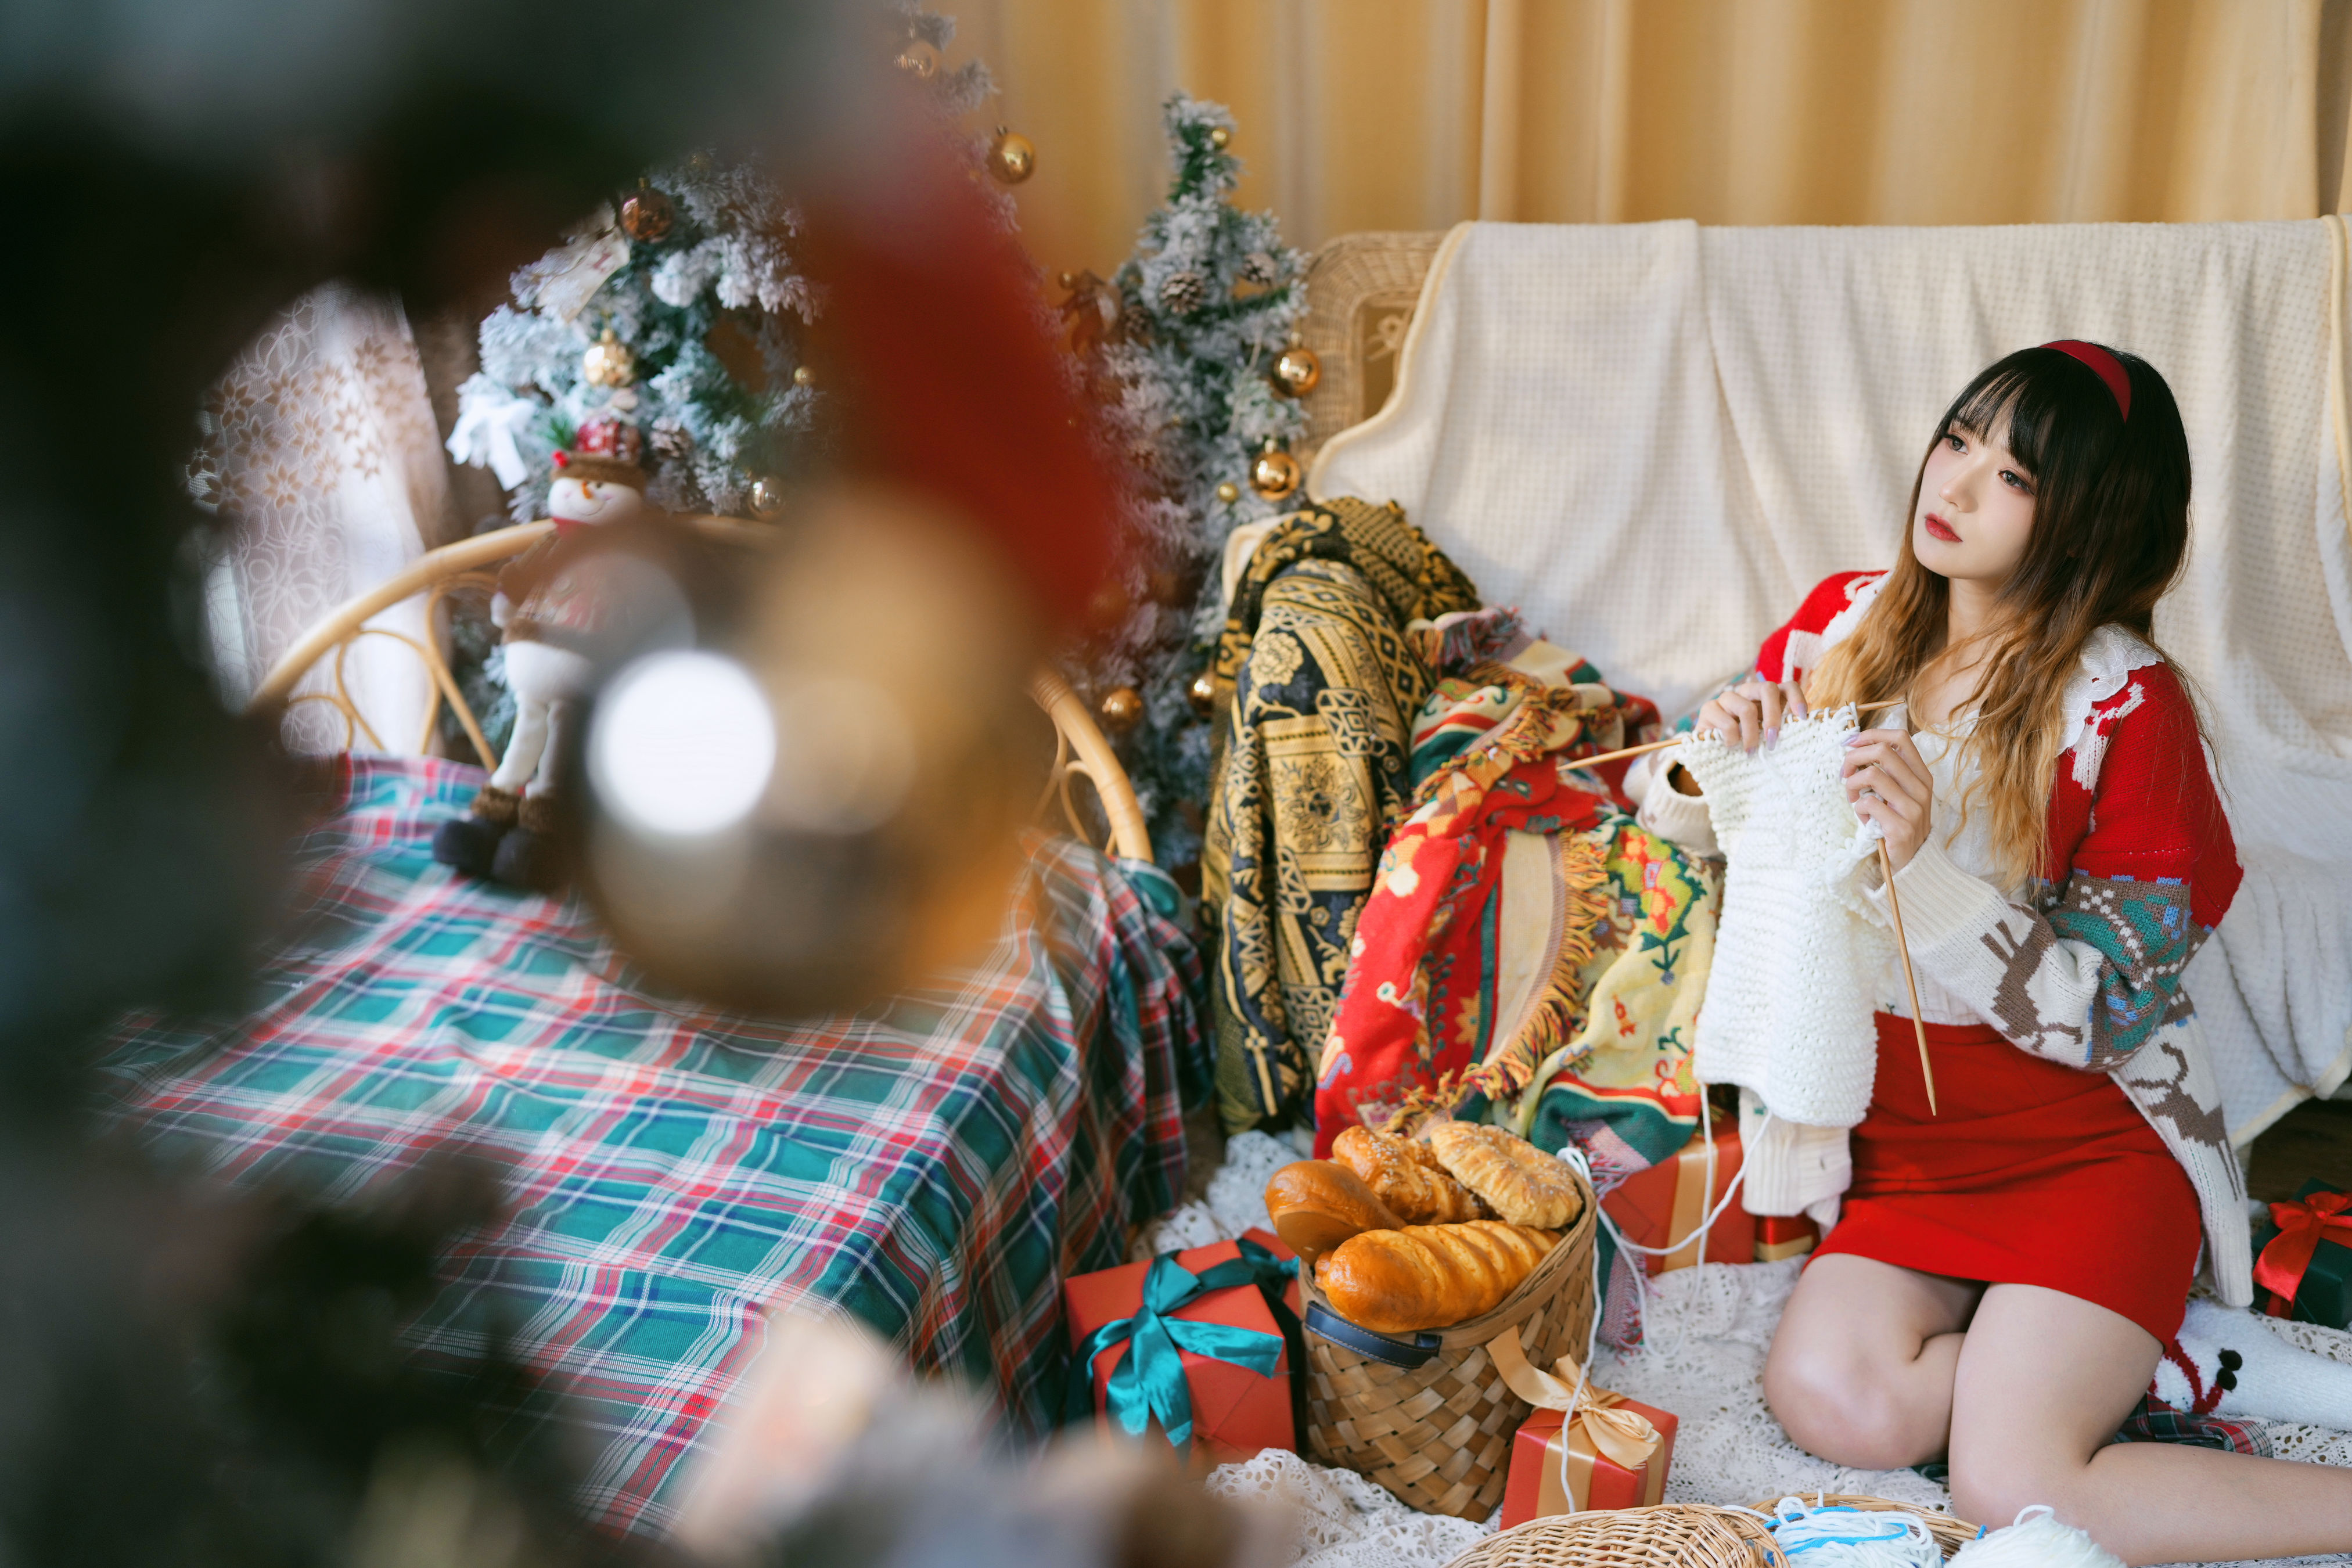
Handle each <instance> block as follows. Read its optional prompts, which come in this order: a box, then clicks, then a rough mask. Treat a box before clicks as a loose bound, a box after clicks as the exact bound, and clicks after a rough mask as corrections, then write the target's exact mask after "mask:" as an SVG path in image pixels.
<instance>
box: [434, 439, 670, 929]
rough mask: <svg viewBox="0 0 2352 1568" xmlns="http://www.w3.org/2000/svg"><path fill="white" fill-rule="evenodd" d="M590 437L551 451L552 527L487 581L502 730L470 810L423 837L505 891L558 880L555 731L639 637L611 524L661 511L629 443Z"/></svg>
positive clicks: (441, 854) (443, 858) (447, 859)
mask: <svg viewBox="0 0 2352 1568" xmlns="http://www.w3.org/2000/svg"><path fill="white" fill-rule="evenodd" d="M635 433H636V432H635V430H634V429H633V428H629V429H626V435H628V436H634V435H635ZM595 434H596V435H603V436H604V437H606V438H605V439H604V440H602V441H597V440H593V438H590V437H591V432H589V431H587V430H585V429H583V431H582V436H583V440H582V441H581V443H580V445H581V447H582V448H583V449H582V450H575V451H570V452H558V453H556V454H555V458H554V461H555V480H554V483H553V484H552V485H551V486H550V488H549V491H548V501H547V510H548V511H549V513H550V515H551V516H552V517H553V518H554V519H555V531H554V532H553V533H552V534H551V535H549V536H548V537H547V538H545V539H543V540H541V541H540V542H538V543H537V544H534V545H532V546H531V547H530V549H529V550H527V551H525V552H523V553H522V554H520V555H519V556H517V557H516V558H515V559H514V560H513V561H511V562H509V563H507V565H506V566H505V568H504V569H503V570H501V571H500V572H499V584H498V592H497V594H496V595H495V596H494V597H493V598H492V599H491V600H490V620H491V622H492V623H493V624H494V625H496V626H499V628H500V629H501V630H502V631H503V632H504V633H505V639H504V641H505V647H506V672H507V687H508V689H509V691H511V692H512V693H513V694H514V700H515V723H514V733H513V735H512V737H511V738H510V739H509V741H508V742H507V750H506V755H505V756H503V757H502V758H500V759H499V765H498V768H497V769H496V771H494V772H493V773H491V774H490V779H489V782H488V784H484V785H483V786H482V787H481V790H480V792H479V793H478V794H477V795H475V796H474V803H473V805H472V808H471V809H470V810H469V811H468V812H467V815H466V816H461V817H458V818H457V819H456V820H455V821H451V822H445V823H443V824H442V825H441V827H440V830H439V831H438V832H437V833H436V835H435V836H434V839H433V858H435V859H436V860H438V861H440V862H442V863H443V864H444V865H447V866H453V867H456V868H457V869H458V870H460V871H464V872H466V873H467V874H468V875H471V876H476V877H484V876H487V877H489V878H492V879H496V880H498V881H500V882H507V883H510V884H512V885H514V886H517V887H527V888H539V889H551V888H552V886H553V885H554V884H555V883H557V882H558V881H560V876H559V875H558V872H557V868H556V865H555V857H554V855H553V853H552V836H553V834H554V831H555V827H556V824H557V821H558V818H559V816H561V809H562V808H561V801H562V789H561V781H560V780H559V779H558V777H557V769H558V767H559V762H558V759H559V757H560V756H561V755H562V750H563V739H564V729H565V726H566V724H567V723H568V722H569V721H570V720H571V716H572V713H573V711H574V710H576V707H577V705H578V703H579V701H580V700H581V699H582V698H583V697H585V696H586V695H587V694H588V692H589V690H590V689H591V688H592V686H593V683H594V680H595V677H596V674H597V672H598V669H599V668H600V667H601V665H602V664H603V663H604V660H605V659H607V658H610V657H611V655H612V654H613V653H614V650H615V647H616V645H618V644H623V643H630V642H636V641H641V640H643V639H642V637H632V636H630V635H629V633H630V632H631V631H632V630H633V629H636V630H641V629H642V628H633V627H632V626H631V623H633V622H635V621H637V620H641V619H642V618H643V616H642V612H641V607H639V606H635V605H630V604H628V603H626V602H625V601H626V599H627V598H628V597H629V595H628V594H627V593H626V592H625V590H626V589H627V588H628V587H629V585H630V584H629V581H628V578H627V576H626V574H615V572H614V570H613V569H612V563H613V562H614V559H615V557H616V556H617V555H618V554H619V552H616V551H614V550H613V549H611V548H609V545H610V542H611V541H612V539H613V536H614V535H615V534H619V533H622V532H623V531H624V530H622V529H621V528H619V527H618V526H617V525H621V524H630V523H635V524H639V525H641V526H642V525H645V524H648V523H654V522H657V521H661V520H662V514H661V513H659V511H658V510H656V509H655V508H652V507H650V506H648V505H647V503H646V472H645V470H644V469H643V468H639V467H638V466H637V464H636V462H635V455H636V454H635V451H634V450H630V449H629V448H630V447H633V446H634V443H627V444H626V445H624V443H623V442H622V441H619V440H614V439H612V438H611V437H612V433H611V432H605V431H599V432H596V433H595ZM616 448H617V450H616Z"/></svg>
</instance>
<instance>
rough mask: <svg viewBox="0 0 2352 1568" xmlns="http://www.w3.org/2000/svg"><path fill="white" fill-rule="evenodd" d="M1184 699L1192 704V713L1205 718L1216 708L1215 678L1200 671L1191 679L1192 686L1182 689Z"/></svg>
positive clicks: (1208, 673) (1207, 672)
mask: <svg viewBox="0 0 2352 1568" xmlns="http://www.w3.org/2000/svg"><path fill="white" fill-rule="evenodd" d="M1184 698H1185V700H1187V701H1189V702H1191V703H1192V711H1193V712H1194V713H1196V714H1198V715H1200V716H1201V717H1202V718H1203V719H1205V718H1207V717H1208V716H1209V714H1210V713H1211V712H1212V711H1213V710H1214V709H1215V708H1216V706H1217V678H1216V677H1215V676H1214V675H1213V674H1211V673H1210V672H1209V671H1207V670H1205V669H1204V670H1202V672H1201V673H1200V674H1198V675H1196V676H1194V677H1193V678H1192V685H1190V686H1188V687H1186V688H1185V689H1184Z"/></svg>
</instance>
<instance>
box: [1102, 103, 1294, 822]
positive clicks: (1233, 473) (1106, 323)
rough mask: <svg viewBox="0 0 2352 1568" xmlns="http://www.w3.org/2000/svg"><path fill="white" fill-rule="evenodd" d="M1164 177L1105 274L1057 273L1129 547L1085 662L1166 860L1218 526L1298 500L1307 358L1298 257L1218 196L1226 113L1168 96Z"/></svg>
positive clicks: (1180, 817)
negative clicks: (1090, 378)
mask: <svg viewBox="0 0 2352 1568" xmlns="http://www.w3.org/2000/svg"><path fill="white" fill-rule="evenodd" d="M1164 119H1165V123H1166V126H1167V132H1168V146H1169V155H1170V161H1171V164H1172V165H1173V172H1174V177H1173V180H1172V182H1171V185H1170V189H1169V194H1168V202H1167V205H1164V206H1162V207H1161V208H1160V210H1159V211H1157V212H1155V213H1153V214H1152V215H1151V216H1150V217H1149V218H1148V219H1146V220H1145V222H1144V225H1143V229H1142V232H1141V234H1140V235H1139V237H1138V239H1137V244H1136V250H1135V254H1134V256H1133V257H1132V258H1130V259H1129V261H1128V262H1127V263H1126V264H1125V265H1124V266H1122V267H1121V268H1119V269H1118V274H1117V275H1116V276H1115V277H1114V278H1112V279H1110V280H1109V281H1108V283H1106V282H1104V281H1102V280H1101V279H1097V278H1094V277H1093V276H1091V275H1080V276H1078V277H1075V278H1074V277H1070V276H1069V275H1065V276H1064V278H1063V279H1062V281H1063V284H1064V287H1066V289H1069V290H1070V298H1069V300H1067V301H1066V303H1065V305H1064V307H1063V309H1064V310H1065V312H1066V314H1067V315H1068V316H1069V317H1070V319H1071V330H1072V336H1073V343H1074V346H1075V347H1076V348H1077V350H1078V351H1079V353H1081V354H1082V355H1084V356H1085V357H1086V358H1087V361H1088V363H1089V368H1090V371H1091V373H1092V374H1093V375H1094V377H1095V379H1096V381H1097V390H1098V392H1099V393H1100V395H1101V396H1102V399H1103V402H1104V405H1105V408H1106V411H1107V412H1106V418H1107V423H1108V425H1109V426H1110V431H1111V436H1112V439H1113V440H1114V442H1115V443H1116V444H1117V445H1118V447H1119V448H1120V450H1121V455H1122V456H1124V457H1125V458H1127V459H1128V461H1129V464H1130V465H1131V471H1132V472H1133V474H1134V476H1135V481H1136V486H1137V495H1136V502H1135V508H1134V510H1135V513H1136V516H1137V519H1138V525H1139V533H1140V535H1141V539H1142V545H1143V547H1142V549H1141V550H1139V552H1137V554H1138V557H1139V559H1138V561H1137V563H1136V565H1135V568H1134V571H1133V575H1132V578H1131V580H1130V581H1129V584H1127V590H1128V594H1127V601H1126V602H1127V605H1129V606H1130V607H1129V608H1128V609H1127V610H1126V613H1125V618H1124V620H1123V621H1122V622H1121V623H1120V624H1119V625H1118V626H1117V627H1116V629H1115V630H1113V631H1112V632H1111V633H1110V634H1109V635H1108V637H1105V638H1104V639H1102V641H1101V643H1100V644H1099V645H1098V646H1097V648H1096V649H1095V650H1094V654H1093V657H1092V658H1091V660H1090V664H1089V668H1088V669H1087V682H1088V684H1089V686H1090V687H1091V688H1092V689H1093V691H1094V694H1095V697H1096V701H1097V710H1098V711H1099V712H1100V713H1101V715H1102V717H1103V719H1104V721H1105V724H1106V727H1107V728H1108V729H1109V730H1110V731H1112V733H1113V736H1114V738H1115V739H1116V740H1117V741H1118V747H1119V751H1120V753H1121V759H1122V761H1124V762H1125V763H1126V764H1127V767H1128V771H1129V774H1130V775H1131V777H1132V778H1133V780H1134V783H1135V785H1136V789H1137V793H1138V795H1139V796H1140V797H1141V799H1142V803H1143V807H1144V810H1145V812H1146V814H1147V816H1149V818H1150V827H1151V837H1152V846H1153V850H1154V853H1155V854H1156V855H1157V856H1158V857H1159V858H1160V862H1161V863H1162V864H1163V865H1167V866H1171V867H1175V866H1181V865H1184V864H1186V863H1188V862H1191V861H1193V860H1196V859H1197V858H1199V855H1200V849H1201V820H1200V803H1201V802H1202V801H1203V800H1205V799H1206V798H1207V791H1208V782H1209V779H1208V764H1209V727H1208V713H1207V696H1206V688H1205V686H1204V685H1198V686H1196V683H1197V682H1198V681H1199V680H1200V679H1201V678H1202V676H1203V675H1204V674H1205V671H1206V668H1207V665H1208V660H1209V656H1210V653H1211V651H1212V650H1213V647H1214V644H1215V640H1216V635H1217V630H1218V626H1219V624H1220V623H1219V616H1218V589H1217V566H1218V561H1219V557H1220V555H1221V553H1222V552H1223V548H1224V542H1225V537H1226V535H1228V534H1230V533H1231V532H1232V531H1234V529H1235V528H1237V527H1239V526H1241V525H1242V524H1244V523H1246V522H1251V521H1256V520H1258V519H1261V518H1266V517H1272V516H1274V515H1276V514H1277V513H1279V512H1281V511H1282V510H1286V507H1288V506H1291V505H1295V504H1296V503H1297V492H1298V487H1299V481H1300V474H1299V468H1298V465H1297V461H1296V460H1295V459H1293V458H1291V457H1290V455H1289V451H1288V448H1289V446H1290V444H1291V443H1292V442H1293V441H1295V440H1297V439H1298V438H1299V437H1303V436H1304V435H1305V434H1306V430H1307V416H1306V412H1305V410H1304V409H1303V408H1302V407H1301V406H1300V405H1299V403H1298V401H1297V394H1299V393H1302V392H1304V391H1305V390H1307V387H1309V386H1311V385H1312V383H1313V379H1314V376H1315V374H1318V371H1317V367H1316V365H1315V362H1314V358H1313V356H1312V355H1311V354H1310V353H1307V352H1306V351H1304V350H1302V349H1299V348H1298V347H1297V343H1296V338H1295V332H1294V328H1295V325H1296V323H1297V320H1298V317H1299V315H1300V314H1301V313H1302V312H1303V311H1304V310H1306V306H1307V300H1306V289H1305V284H1304V278H1303V275H1304V271H1305V268H1306V261H1307V258H1306V257H1305V256H1304V255H1302V254H1301V253H1300V252H1298V251H1296V250H1289V249H1286V248H1285V247H1283V244H1282V239H1281V233H1280V229H1279V227H1278V226H1277V225H1276V221H1275V217H1274V215H1273V214H1272V213H1267V212H1258V213H1249V212H1242V211H1240V210H1238V209H1236V208H1235V207H1234V205H1232V195H1233V191H1234V185H1235V184H1237V183H1238V182H1239V180H1240V178H1241V160H1240V159H1238V158H1237V157H1235V156H1234V153H1233V152H1232V150H1231V149H1232V143H1233V140H1234V117H1233V115H1232V113H1231V112H1230V111H1228V110H1226V109H1225V108H1224V107H1223V106H1222V105H1220V104H1214V103H1205V102H1201V101H1198V100H1193V99H1191V98H1188V97H1186V96H1184V95H1183V94H1181V93H1179V94H1177V95H1176V96H1175V97H1173V98H1171V99H1170V100H1168V105H1167V109H1166V111H1165V116H1164Z"/></svg>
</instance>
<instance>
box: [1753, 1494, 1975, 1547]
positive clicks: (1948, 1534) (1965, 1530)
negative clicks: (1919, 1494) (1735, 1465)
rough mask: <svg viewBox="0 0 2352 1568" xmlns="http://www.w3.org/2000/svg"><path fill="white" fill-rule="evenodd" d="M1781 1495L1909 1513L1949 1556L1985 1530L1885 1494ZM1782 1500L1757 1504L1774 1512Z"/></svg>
mask: <svg viewBox="0 0 2352 1568" xmlns="http://www.w3.org/2000/svg"><path fill="white" fill-rule="evenodd" d="M1781 1496H1784V1497H1793V1498H1796V1499H1798V1500H1800V1501H1802V1502H1809V1503H1811V1504H1812V1506H1813V1507H1815V1508H1860V1509H1868V1510H1872V1511H1874V1512H1877V1513H1907V1514H1909V1515H1910V1516H1911V1517H1912V1518H1914V1519H1916V1520H1917V1521H1919V1522H1920V1523H1922V1524H1924V1525H1926V1526H1927V1533H1928V1534H1930V1535H1932V1536H1934V1537H1935V1538H1936V1544H1937V1547H1939V1548H1941V1549H1942V1551H1943V1553H1944V1555H1945V1556H1946V1557H1949V1556H1950V1555H1951V1554H1952V1553H1953V1552H1958V1550H1959V1549H1960V1548H1961V1547H1963V1546H1966V1545H1967V1544H1968V1543H1969V1542H1971V1541H1974V1540H1975V1539H1976V1538H1977V1537H1978V1536H1979V1535H1982V1534H1983V1533H1984V1529H1983V1527H1982V1526H1981V1525H1974V1524H1970V1523H1969V1521H1967V1520H1964V1519H1954V1518H1953V1517H1952V1516H1951V1515H1950V1514H1948V1513H1946V1512H1944V1511H1943V1510H1940V1509H1932V1508H1921V1507H1919V1506H1918V1505H1917V1504H1916V1503H1908V1502H1894V1501H1890V1500H1887V1499H1885V1498H1883V1497H1869V1496H1866V1495H1864V1493H1861V1492H1827V1493H1822V1492H1785V1493H1782V1494H1781ZM1779 1505H1780V1498H1779V1497H1768V1498H1766V1499H1764V1500H1762V1501H1760V1502H1759V1503H1758V1504H1757V1505H1756V1511H1757V1512H1759V1513H1770V1512H1771V1511H1772V1510H1773V1509H1774V1508H1776V1507H1778V1506H1779Z"/></svg>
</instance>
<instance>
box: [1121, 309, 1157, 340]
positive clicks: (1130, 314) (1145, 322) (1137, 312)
mask: <svg viewBox="0 0 2352 1568" xmlns="http://www.w3.org/2000/svg"><path fill="white" fill-rule="evenodd" d="M1118 335H1119V336H1120V337H1122V338H1124V339H1125V340H1126V341H1127V342H1130V343H1148V342H1150V341H1151V312H1150V310H1147V309H1145V308H1144V303H1143V301H1142V300H1128V301H1127V302H1126V303H1124V304H1122V305H1121V306H1119V308H1118Z"/></svg>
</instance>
